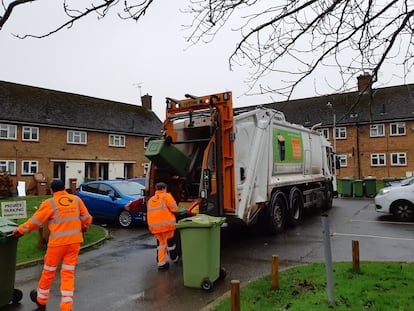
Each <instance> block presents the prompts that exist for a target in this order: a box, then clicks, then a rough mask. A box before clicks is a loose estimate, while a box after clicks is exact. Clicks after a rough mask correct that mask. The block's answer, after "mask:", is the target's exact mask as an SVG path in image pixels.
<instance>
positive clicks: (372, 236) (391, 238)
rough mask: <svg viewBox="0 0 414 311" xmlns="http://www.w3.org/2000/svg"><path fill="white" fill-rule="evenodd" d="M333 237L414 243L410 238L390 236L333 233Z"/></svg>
mask: <svg viewBox="0 0 414 311" xmlns="http://www.w3.org/2000/svg"><path fill="white" fill-rule="evenodd" d="M331 235H332V236H335V235H338V236H355V237H364V238H376V239H386V240H401V241H414V239H410V238H393V237H390V236H379V235H369V234H352V233H338V232H333V233H332V234H331Z"/></svg>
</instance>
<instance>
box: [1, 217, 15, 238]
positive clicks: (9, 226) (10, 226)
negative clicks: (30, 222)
mask: <svg viewBox="0 0 414 311" xmlns="http://www.w3.org/2000/svg"><path fill="white" fill-rule="evenodd" d="M16 228H17V224H16V223H14V222H12V221H10V220H8V219H7V218H4V217H0V233H6V234H7V233H10V232H12V231H13V230H14V229H16Z"/></svg>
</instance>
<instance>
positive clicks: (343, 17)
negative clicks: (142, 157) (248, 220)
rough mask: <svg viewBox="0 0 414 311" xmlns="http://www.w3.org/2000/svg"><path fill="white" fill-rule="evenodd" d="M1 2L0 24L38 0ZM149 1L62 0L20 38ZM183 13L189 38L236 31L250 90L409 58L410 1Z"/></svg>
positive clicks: (298, 3)
mask: <svg viewBox="0 0 414 311" xmlns="http://www.w3.org/2000/svg"><path fill="white" fill-rule="evenodd" d="M6 1H7V0H2V4H3V11H4V14H2V16H0V29H1V27H2V26H3V25H4V24H5V23H6V22H7V20H8V19H9V18H10V17H11V16H12V12H13V10H14V9H15V7H16V6H18V5H23V4H26V3H28V2H35V1H37V0H14V1H11V0H10V1H8V4H6ZM171 1H173V0H171ZM152 2H153V0H123V1H120V0H89V6H87V7H86V8H85V4H84V1H80V2H77V4H78V6H80V7H76V6H75V5H74V4H72V3H71V1H70V0H63V10H64V12H65V13H66V15H67V17H68V19H67V20H66V21H65V22H63V23H62V24H61V25H60V26H58V27H56V28H54V29H53V30H51V31H50V32H48V33H46V34H43V35H38V36H36V35H25V36H21V38H25V37H27V36H31V37H36V38H42V37H46V36H49V35H51V34H53V33H55V32H57V31H59V30H61V29H63V28H68V27H71V26H72V25H73V24H74V23H75V22H76V21H77V20H79V19H81V18H83V17H85V16H87V15H90V14H92V13H94V14H97V16H98V18H103V17H105V16H106V15H107V14H108V13H109V12H110V11H112V10H114V11H116V12H117V13H118V15H119V17H120V18H122V19H133V20H135V21H138V20H139V19H140V18H141V17H142V16H143V15H145V14H146V12H147V11H148V10H149V8H150V6H151V4H152ZM79 3H81V4H79ZM0 10H1V8H0ZM183 12H184V13H188V14H192V15H193V16H194V19H193V23H192V24H191V25H187V26H186V27H187V28H188V38H187V39H188V41H189V42H190V44H197V43H199V42H200V41H204V42H205V41H207V42H209V41H212V40H213V39H214V37H215V36H216V35H217V33H218V32H220V31H222V30H223V28H225V27H228V28H230V29H231V31H234V32H236V34H239V37H238V39H237V40H236V42H237V43H236V46H235V48H234V51H233V53H232V54H231V55H229V66H230V68H233V67H234V66H235V65H243V66H248V68H250V70H251V72H250V75H249V78H248V81H247V82H248V85H249V91H248V93H250V94H255V93H260V94H266V93H273V94H274V93H278V94H281V95H284V96H287V97H288V98H289V97H290V96H291V95H292V92H293V90H294V89H295V88H296V87H297V86H298V85H300V84H301V83H302V82H303V81H304V80H305V79H307V78H309V77H311V76H312V75H313V74H314V73H315V71H316V69H318V68H319V67H322V66H327V67H332V68H334V70H336V71H337V73H338V74H339V76H340V77H341V79H342V81H341V84H340V85H341V86H340V87H339V88H336V91H344V90H345V89H344V88H345V86H346V85H349V83H348V82H349V80H350V79H353V78H354V77H355V75H356V74H360V73H361V72H362V71H369V73H371V75H372V80H373V81H375V79H376V78H377V75H378V72H379V71H380V69H381V68H382V67H383V66H384V64H386V63H394V64H396V65H400V66H403V68H404V70H403V74H404V75H406V74H407V73H409V72H411V71H412V69H413V65H414V58H413V43H414V40H413V34H414V19H413V15H414V1H413V0H390V1H388V2H387V1H385V0H325V1H321V0H319V1H318V0H281V1H264V0H262V1H260V0H188V7H187V8H186V9H185V10H184V11H183ZM0 14H1V11H0ZM270 74H277V81H278V82H277V85H275V83H274V82H272V81H270V82H269V81H268V80H269V79H268V76H270ZM271 76H272V77H273V76H274V75H271ZM264 81H268V82H267V83H265V82H264ZM273 81H275V79H274V80H273ZM280 81H281V82H280ZM326 82H327V83H328V84H329V79H326ZM371 82H372V81H371ZM333 88H334V89H335V87H333Z"/></svg>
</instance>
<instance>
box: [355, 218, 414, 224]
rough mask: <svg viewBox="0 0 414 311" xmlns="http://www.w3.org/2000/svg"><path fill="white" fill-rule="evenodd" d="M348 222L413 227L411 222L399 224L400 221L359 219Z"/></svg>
mask: <svg viewBox="0 0 414 311" xmlns="http://www.w3.org/2000/svg"><path fill="white" fill-rule="evenodd" d="M349 221H350V222H372V223H380V224H395V225H410V226H414V223H412V222H400V221H387V220H359V219H350V220H349Z"/></svg>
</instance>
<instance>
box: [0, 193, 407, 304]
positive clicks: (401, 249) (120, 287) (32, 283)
mask: <svg viewBox="0 0 414 311" xmlns="http://www.w3.org/2000/svg"><path fill="white" fill-rule="evenodd" d="M328 220H329V226H330V232H331V237H332V238H331V248H332V258H333V260H334V261H351V260H352V240H358V241H359V246H360V260H361V261H368V260H381V261H382V260H383V261H412V254H413V253H414V243H413V238H412V236H413V230H414V224H413V223H398V222H393V221H392V220H391V219H390V218H389V217H387V216H381V215H379V214H377V213H376V212H375V210H374V206H373V201H372V200H371V199H358V200H354V199H349V198H346V199H335V200H334V208H333V209H332V210H331V211H329V212H328ZM108 228H109V230H110V231H111V233H112V236H113V238H112V239H110V240H108V241H106V242H105V243H104V244H103V245H102V246H100V247H99V248H98V249H96V250H93V251H89V252H86V253H84V254H82V255H81V256H80V259H79V265H78V267H77V270H76V293H75V304H74V311H94V310H96V311H102V310H122V311H129V310H131V311H132V310H134V311H139V310H169V309H172V310H180V311H187V310H188V311H194V310H200V309H202V308H203V307H205V306H206V305H208V304H209V303H211V302H212V301H214V300H215V299H217V298H218V297H220V296H222V295H223V294H224V293H226V292H227V291H228V290H229V289H230V281H231V280H233V279H237V280H240V281H241V284H242V285H243V284H246V283H247V282H248V281H249V280H252V279H255V278H257V277H259V276H261V275H264V274H269V273H270V269H271V257H272V255H278V256H279V263H280V268H281V269H283V268H286V267H289V266H292V265H297V264H306V263H310V262H321V261H323V260H324V253H323V252H324V247H323V241H322V225H321V216H320V214H319V211H315V212H313V213H307V214H306V216H305V218H304V220H303V223H302V224H301V225H300V226H297V227H295V228H291V229H288V230H286V231H285V232H284V233H282V234H278V235H274V236H263V235H261V234H257V233H255V232H252V231H251V230H242V229H240V228H225V229H224V230H223V234H222V251H221V257H222V258H221V265H222V266H223V267H224V268H225V269H226V271H227V277H226V279H225V280H223V281H219V282H217V283H216V284H214V290H213V291H212V292H205V291H203V290H201V289H198V288H188V287H185V286H184V285H183V271H182V266H177V265H174V264H172V265H171V267H170V270H169V271H165V272H161V271H158V270H157V267H156V262H155V252H156V243H155V239H154V238H153V237H152V235H150V234H149V233H148V232H147V230H146V228H143V227H136V228H132V229H121V228H117V227H112V226H109V227H108ZM41 268H42V267H41V265H38V266H35V267H31V268H26V269H22V270H18V271H17V273H16V284H15V287H16V288H19V289H21V290H23V292H24V297H23V300H22V301H21V303H20V304H18V305H9V306H6V307H4V308H3V309H1V311H4V310H23V311H29V310H35V309H36V308H35V305H34V304H33V303H32V302H31V301H30V298H29V292H30V290H31V289H33V288H35V287H36V284H37V280H38V278H39V275H40V272H41ZM58 285H59V277H58V275H57V279H56V280H55V282H54V285H53V287H52V293H51V299H50V302H49V304H48V310H52V311H53V310H58V305H59V299H60V297H59V289H58Z"/></svg>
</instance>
